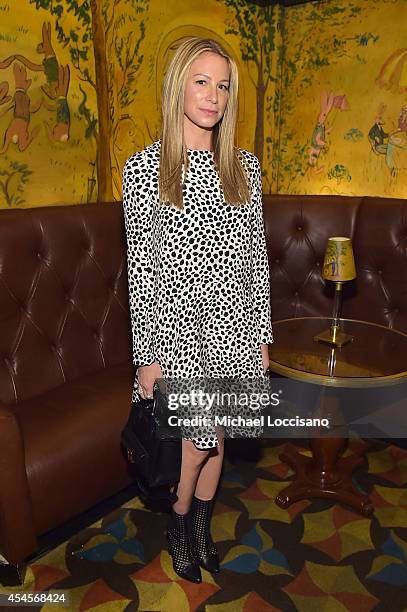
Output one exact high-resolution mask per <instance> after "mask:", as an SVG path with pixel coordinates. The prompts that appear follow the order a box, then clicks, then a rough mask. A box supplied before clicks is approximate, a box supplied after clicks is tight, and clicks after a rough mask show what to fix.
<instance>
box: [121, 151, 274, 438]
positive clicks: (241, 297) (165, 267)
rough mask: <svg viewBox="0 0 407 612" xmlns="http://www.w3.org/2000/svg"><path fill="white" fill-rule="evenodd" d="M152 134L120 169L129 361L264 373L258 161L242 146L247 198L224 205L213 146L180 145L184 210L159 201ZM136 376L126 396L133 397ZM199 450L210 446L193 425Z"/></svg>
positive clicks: (265, 273)
mask: <svg viewBox="0 0 407 612" xmlns="http://www.w3.org/2000/svg"><path fill="white" fill-rule="evenodd" d="M160 146H161V143H160V140H157V141H155V142H154V143H152V144H151V145H149V146H147V147H146V148H145V149H144V150H143V151H140V152H137V153H135V154H134V155H132V156H131V157H130V158H129V159H128V160H127V161H126V163H125V166H124V169H123V210H124V219H125V228H126V236H127V265H128V287H129V301H130V316H131V324H132V337H133V362H134V364H135V365H137V366H139V365H148V364H151V363H152V362H154V361H158V363H159V364H160V366H161V369H162V371H163V376H164V378H167V377H169V378H179V379H183V378H188V379H192V378H195V377H211V378H216V377H219V378H222V377H237V378H241V379H246V378H252V377H259V376H262V375H263V366H262V354H261V348H260V344H270V343H271V342H273V332H272V324H271V307H270V281H269V268H268V259H267V250H266V241H265V235H264V225H263V212H262V188H261V172H260V164H259V161H258V159H257V157H255V156H254V155H253V154H252V153H249V152H248V151H245V150H243V149H241V150H240V151H241V154H242V155H243V159H244V162H245V164H246V165H247V167H248V170H249V177H250V184H251V199H250V201H249V202H248V203H246V204H244V205H241V206H239V207H235V206H232V205H229V204H225V202H224V200H223V198H222V190H221V186H220V181H219V176H218V173H217V171H216V169H215V166H214V160H213V152H211V151H204V150H194V149H187V153H188V157H189V168H188V171H187V175H186V180H185V183H184V187H183V198H184V209H183V210H181V211H180V210H178V209H176V208H175V207H173V206H170V205H168V204H161V205H160V204H159V201H158V168H159V155H160ZM137 389H138V387H137V379H136V380H135V383H134V389H133V400H135V399H137V398H138V390H137ZM195 432H196V435H195V436H194V437H193V438H192V439H193V442H194V444H195V445H196V446H197V448H201V449H205V448H212V447H214V446H216V444H217V437H216V434H215V433H214V432H213V431H209V432H208V431H207V430H202V431H199V430H195Z"/></svg>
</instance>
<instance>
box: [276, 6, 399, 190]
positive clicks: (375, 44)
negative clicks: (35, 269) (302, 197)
mask: <svg viewBox="0 0 407 612" xmlns="http://www.w3.org/2000/svg"><path fill="white" fill-rule="evenodd" d="M406 19H407V1H406V0H375V1H371V0H357V1H356V0H355V1H352V0H332V1H328V2H321V3H319V4H318V3H312V4H310V5H302V6H297V7H292V8H290V9H289V10H287V11H286V12H285V22H284V61H283V69H282V70H283V79H282V91H281V100H282V101H281V114H280V143H279V145H280V151H279V160H278V169H279V170H278V178H277V185H275V190H276V191H278V192H280V193H292V194H339V195H372V196H373V195H374V196H389V197H401V198H405V197H407V129H406V128H407V46H406V45H407V40H406V34H405V25H404V24H405V23H406Z"/></svg>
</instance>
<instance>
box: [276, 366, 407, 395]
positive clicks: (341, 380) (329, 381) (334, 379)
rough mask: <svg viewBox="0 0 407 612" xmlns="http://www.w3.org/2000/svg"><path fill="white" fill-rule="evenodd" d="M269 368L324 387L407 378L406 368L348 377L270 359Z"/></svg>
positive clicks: (379, 383)
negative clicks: (382, 373) (396, 371)
mask: <svg viewBox="0 0 407 612" xmlns="http://www.w3.org/2000/svg"><path fill="white" fill-rule="evenodd" d="M269 367H270V370H272V372H275V373H276V374H283V375H284V376H288V377H289V378H295V379H296V380H302V381H304V382H308V383H316V384H319V385H323V386H325V387H348V388H358V387H360V388H363V387H383V386H386V385H394V384H400V383H402V382H405V380H406V379H407V370H406V371H404V372H398V373H397V374H389V375H387V376H373V377H356V376H355V377H354V378H352V377H350V376H325V375H324V374H312V373H311V372H304V371H302V370H297V369H296V368H290V367H289V366H284V365H282V364H281V363H277V362H276V361H273V360H272V359H271V360H270V365H269Z"/></svg>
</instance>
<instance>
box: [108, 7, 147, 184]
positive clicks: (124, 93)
mask: <svg viewBox="0 0 407 612" xmlns="http://www.w3.org/2000/svg"><path fill="white" fill-rule="evenodd" d="M148 8H149V0H124V1H123V0H114V2H105V4H104V9H103V15H104V21H105V24H106V26H105V37H106V43H107V58H108V73H109V117H110V122H111V133H112V140H111V144H112V147H111V151H112V157H113V163H112V178H113V185H114V187H115V191H116V193H117V194H120V193H121V167H120V162H119V160H118V159H117V158H116V149H117V148H119V149H120V145H121V144H122V143H120V142H119V140H120V135H119V129H120V126H121V124H122V122H125V121H130V122H132V121H134V120H133V119H132V113H131V112H130V109H131V107H132V105H134V103H135V101H136V96H137V92H138V76H139V74H140V71H141V68H142V65H143V60H144V55H143V53H142V52H141V45H142V42H143V40H144V38H145V32H146V15H147V12H148ZM121 9H123V10H121Z"/></svg>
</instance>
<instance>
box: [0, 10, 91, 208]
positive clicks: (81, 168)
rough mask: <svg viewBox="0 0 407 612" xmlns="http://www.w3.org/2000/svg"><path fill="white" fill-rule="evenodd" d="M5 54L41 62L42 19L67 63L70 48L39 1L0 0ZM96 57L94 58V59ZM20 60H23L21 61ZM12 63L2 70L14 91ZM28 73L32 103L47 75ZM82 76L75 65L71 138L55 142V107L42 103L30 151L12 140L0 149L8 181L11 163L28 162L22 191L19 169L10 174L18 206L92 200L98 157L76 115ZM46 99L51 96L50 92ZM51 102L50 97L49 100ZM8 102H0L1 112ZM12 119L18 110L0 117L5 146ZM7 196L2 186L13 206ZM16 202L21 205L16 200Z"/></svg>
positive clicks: (1, 54) (0, 199) (0, 45)
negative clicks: (94, 164) (60, 39)
mask: <svg viewBox="0 0 407 612" xmlns="http://www.w3.org/2000/svg"><path fill="white" fill-rule="evenodd" d="M0 20H1V30H0V60H4V59H5V58H7V57H8V56H10V55H13V54H15V53H18V54H21V55H23V56H25V57H26V58H28V59H30V60H31V61H33V62H35V63H41V61H42V58H43V56H42V55H41V54H39V53H37V51H36V48H37V45H38V43H40V42H41V31H42V24H43V22H44V21H48V20H49V21H51V24H52V36H53V38H52V42H53V44H54V47H55V51H56V53H57V57H58V60H59V61H60V62H61V63H62V64H64V65H66V64H68V63H71V62H70V57H69V53H68V51H67V49H65V48H64V47H63V46H62V45H61V44H59V43H58V42H57V41H56V36H55V32H54V28H53V23H52V22H53V19H51V18H50V17H49V15H48V14H47V13H46V12H45V11H38V10H37V9H36V8H35V5H34V4H29V3H28V0H27V1H26V0H24V1H23V0H19V1H18V2H17V1H14V2H0ZM73 25H74V19H73V18H72V16H70V14H69V13H68V14H67V16H66V28H68V29H70V28H71V27H73ZM92 59H93V58H91V60H92ZM17 63H18V64H19V65H21V62H17ZM13 65H14V63H13V64H12V65H10V66H9V67H8V68H6V69H2V70H0V81H1V82H3V81H7V82H8V83H9V95H13V93H14V89H15V83H14V74H13ZM27 78H28V79H32V83H31V86H30V87H29V89H28V95H29V97H30V99H31V106H35V105H36V103H38V102H39V100H40V99H41V98H46V96H45V95H44V94H43V93H42V92H41V85H43V84H44V82H45V79H44V75H43V73H42V72H34V71H31V70H29V69H27ZM79 83H80V81H79V79H78V78H77V77H76V76H75V74H74V71H73V70H72V69H71V81H70V87H69V95H68V100H69V105H70V110H71V129H70V138H69V140H68V141H67V142H65V143H63V142H51V141H50V139H49V138H48V135H47V132H46V127H45V122H49V123H50V124H51V127H53V125H54V124H55V117H56V112H55V111H49V110H47V108H45V106H41V108H40V109H39V111H38V112H37V113H34V114H32V115H31V121H30V125H29V132H32V130H33V129H35V128H37V127H38V128H39V132H38V134H37V135H36V137H35V138H34V140H33V141H32V143H31V144H30V145H29V146H28V148H27V149H26V150H25V151H22V152H20V151H19V150H18V148H17V146H16V145H15V144H13V143H10V146H9V148H8V150H7V152H6V153H0V181H1V182H2V183H3V184H4V183H5V182H6V181H7V179H8V178H9V175H8V174H1V173H2V172H8V173H12V172H13V171H14V168H13V166H12V164H16V163H18V164H25V165H26V166H27V168H28V170H29V171H31V172H32V174H30V175H29V176H28V181H27V183H26V184H25V185H23V187H24V189H23V191H22V192H21V193H20V192H19V191H18V173H17V174H14V176H11V177H10V182H9V185H8V187H9V190H10V193H11V194H14V195H16V196H18V195H19V196H20V197H21V198H22V199H24V202H23V203H22V204H20V205H19V206H18V207H33V206H46V205H52V204H72V203H83V202H86V201H87V198H86V195H87V187H88V178H89V177H91V176H92V170H93V167H92V166H91V165H90V163H91V162H94V159H95V143H94V142H92V141H89V140H86V139H85V138H84V135H83V134H84V129H83V122H82V120H81V118H80V117H79V116H78V115H77V108H78V106H79V104H80V102H81V100H82V95H81V92H80V90H79ZM87 93H88V95H89V103H90V105H91V106H92V107H93V108H95V107H96V99H95V96H94V95H93V93H92V91H91V90H90V89H88V91H87ZM46 100H47V98H46ZM47 102H48V104H50V105H52V101H51V100H47ZM4 107H7V104H5V105H4V106H3V105H2V106H0V113H2V112H3V110H4ZM12 119H13V111H12V110H11V111H9V112H7V113H5V114H4V115H3V116H1V117H0V134H1V136H0V143H1V148H3V146H2V145H3V139H4V133H5V132H6V130H7V128H8V126H9V125H10V123H11V121H12ZM8 207H9V206H8V205H7V202H6V199H5V197H4V190H3V188H2V190H0V208H8ZM12 207H16V206H12Z"/></svg>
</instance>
